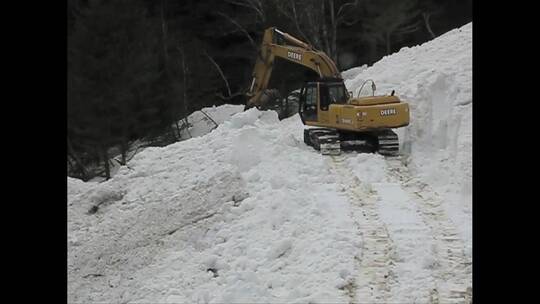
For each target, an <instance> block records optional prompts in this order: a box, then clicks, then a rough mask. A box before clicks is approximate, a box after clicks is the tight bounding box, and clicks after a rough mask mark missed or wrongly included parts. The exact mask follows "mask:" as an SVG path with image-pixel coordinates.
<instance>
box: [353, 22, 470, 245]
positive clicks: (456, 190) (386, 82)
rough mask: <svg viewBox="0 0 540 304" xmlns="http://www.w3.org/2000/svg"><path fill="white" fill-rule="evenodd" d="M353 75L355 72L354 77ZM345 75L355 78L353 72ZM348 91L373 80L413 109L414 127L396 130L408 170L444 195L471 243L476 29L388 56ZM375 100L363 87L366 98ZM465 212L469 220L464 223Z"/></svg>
mask: <svg viewBox="0 0 540 304" xmlns="http://www.w3.org/2000/svg"><path fill="white" fill-rule="evenodd" d="M349 71H350V72H349ZM349 71H346V72H344V73H348V74H350V73H351V72H353V71H354V69H351V70H349ZM348 78H350V79H348V80H346V81H345V84H346V86H347V88H348V89H349V90H351V91H353V92H354V95H355V96H356V95H357V94H358V90H359V89H360V86H361V85H362V83H363V82H364V81H365V80H367V79H373V80H374V81H375V83H376V84H377V92H376V93H377V94H390V92H391V91H392V90H395V91H396V95H398V96H399V97H400V98H401V99H402V100H404V101H406V102H408V103H409V105H410V108H411V124H410V126H409V127H407V128H401V129H397V131H396V132H397V133H398V134H399V135H400V138H401V143H402V145H401V150H402V152H403V153H405V154H408V155H410V156H411V158H410V164H409V168H410V169H411V170H413V172H415V174H416V175H418V176H420V177H422V179H423V180H424V181H426V182H427V183H429V184H430V185H432V186H433V187H435V188H436V189H437V190H438V191H439V192H440V193H441V194H445V195H446V196H447V199H448V203H447V204H446V205H445V206H451V207H453V208H448V212H449V213H451V216H452V218H453V220H454V221H456V222H459V223H463V225H461V226H462V227H463V228H464V230H462V234H463V236H464V237H465V236H467V237H468V238H469V239H470V236H471V230H470V228H471V227H470V225H468V224H467V223H470V222H471V212H472V208H471V207H472V23H469V24H467V25H464V26H463V27H461V28H458V29H454V30H452V31H449V32H447V33H445V34H444V35H441V36H440V37H437V38H436V39H435V40H432V41H429V42H426V43H424V44H422V45H419V46H415V47H410V48H408V47H406V48H403V49H401V50H400V51H399V52H398V53H396V54H392V55H390V56H386V57H384V58H383V59H381V60H380V61H378V62H377V63H375V64H374V65H373V66H371V67H369V68H367V69H360V71H359V72H358V73H356V76H351V75H349V77H348ZM369 94H371V88H370V86H364V89H363V90H362V95H369ZM455 210H460V211H464V212H465V213H466V214H468V215H469V216H466V217H463V216H462V213H461V212H458V213H454V211H455Z"/></svg>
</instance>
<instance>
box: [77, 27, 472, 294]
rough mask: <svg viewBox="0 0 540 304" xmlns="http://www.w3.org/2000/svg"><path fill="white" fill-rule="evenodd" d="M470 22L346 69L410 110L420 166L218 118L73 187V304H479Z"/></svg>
mask: <svg viewBox="0 0 540 304" xmlns="http://www.w3.org/2000/svg"><path fill="white" fill-rule="evenodd" d="M470 27H471V25H466V26H464V27H463V28H461V29H459V30H454V31H452V32H449V33H447V34H445V35H443V36H441V37H439V38H437V39H436V40H434V41H431V42H428V43H426V44H424V45H422V46H418V47H415V48H406V49H403V50H401V51H400V52H398V53H396V54H394V55H392V56H389V57H386V58H384V59H382V60H381V61H380V62H378V63H376V64H375V65H374V66H372V67H369V68H364V67H363V68H360V69H356V70H350V72H349V73H348V74H347V75H348V78H349V80H348V81H347V85H348V87H349V89H357V88H358V87H359V86H360V85H361V83H362V79H364V78H365V79H367V78H373V79H375V81H376V83H377V86H378V88H379V92H380V91H383V92H385V91H388V92H389V91H390V90H392V89H395V90H396V92H397V94H398V95H399V96H400V97H401V98H403V99H404V100H406V101H408V102H409V103H410V104H411V109H412V117H411V125H410V126H409V127H407V128H403V129H399V130H398V131H399V132H402V135H403V138H404V150H405V152H406V154H407V155H409V156H410V157H409V159H408V166H405V165H404V163H405V164H406V163H407V160H406V159H404V160H403V161H400V160H397V161H394V160H388V159H385V158H384V157H382V156H380V155H377V154H355V153H351V154H345V155H342V156H341V157H326V156H322V155H320V154H319V153H317V152H316V151H314V150H313V149H312V148H311V147H308V146H306V145H305V144H304V143H303V140H302V136H303V125H302V123H301V121H300V119H299V117H298V115H295V116H293V117H290V118H288V119H285V120H283V121H279V120H278V118H277V115H276V113H274V112H260V111H258V110H257V109H250V110H248V111H246V112H241V113H237V114H234V115H233V116H232V117H230V119H226V118H227V117H228V116H229V112H227V111H221V110H220V109H216V110H215V113H212V112H211V111H208V112H207V113H208V114H209V115H211V116H212V117H213V118H214V119H219V117H221V116H223V117H224V119H223V122H222V123H221V124H220V125H219V127H217V128H216V129H214V130H212V131H211V132H210V133H208V134H206V135H203V133H205V132H207V131H210V129H211V128H213V123H211V122H207V121H205V120H204V119H203V118H202V116H201V117H200V118H201V120H199V122H200V124H202V125H204V126H206V127H208V130H207V131H204V132H201V134H192V135H194V136H197V135H201V136H197V137H194V138H191V139H187V140H185V141H182V142H178V143H175V144H172V145H169V146H166V147H162V148H157V147H152V148H147V149H145V150H143V151H142V152H140V153H138V154H137V155H136V156H135V157H134V158H133V159H132V160H131V161H130V162H129V163H128V166H124V167H121V168H120V169H119V170H118V173H117V174H116V175H115V176H114V177H113V178H112V179H110V180H109V181H107V182H103V183H83V182H81V181H78V180H75V179H72V178H68V300H69V302H115V303H116V302H120V303H194V302H199V303H285V302H286V303H290V302H292V303H308V302H310V303H323V302H324V303H328V302H331V303H350V302H369V303H387V302H392V303H398V302H399V303H413V302H417V303H418V302H429V301H432V302H437V301H438V302H440V303H446V302H452V301H454V300H455V299H458V300H459V302H464V301H465V299H466V298H467V297H468V296H469V295H470V286H471V277H470V267H469V266H468V265H470V253H471V250H470V248H471V242H470V240H471V238H470V237H469V234H468V233H469V232H470V227H471V224H472V223H471V220H470V213H469V210H470V201H468V197H469V196H468V195H469V193H470V180H469V181H468V180H467V178H469V179H470V174H471V173H470V172H471V168H470V165H471V157H470V156H471V153H470V139H471V137H470V135H471V131H472V130H471V129H470V128H471V127H470V126H471V121H470V120H471V115H470V114H471V101H472V97H471V96H470V91H471V87H470V86H471V82H470V76H471V73H470V56H471V51H470V48H471V45H470V42H471V39H470V36H471V31H470ZM410 61H414V62H415V63H414V64H413V63H410ZM454 65H455V66H454ZM223 109H225V108H223ZM231 109H232V108H231ZM234 110H236V109H234ZM201 114H202V113H201ZM212 114H213V115H212ZM193 121H195V120H193ZM220 122H221V121H220ZM194 125H196V123H194ZM193 133H196V132H193ZM468 183H469V184H468ZM458 232H459V233H458ZM452 299H454V300H452Z"/></svg>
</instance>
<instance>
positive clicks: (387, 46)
mask: <svg viewBox="0 0 540 304" xmlns="http://www.w3.org/2000/svg"><path fill="white" fill-rule="evenodd" d="M385 39H386V55H390V51H391V45H390V32H386V37H385Z"/></svg>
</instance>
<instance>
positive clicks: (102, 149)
mask: <svg viewBox="0 0 540 304" xmlns="http://www.w3.org/2000/svg"><path fill="white" fill-rule="evenodd" d="M99 152H100V154H101V159H102V160H103V162H104V167H105V178H106V179H107V180H109V179H110V178H111V168H110V167H109V155H108V153H107V148H106V147H105V146H104V145H103V143H99Z"/></svg>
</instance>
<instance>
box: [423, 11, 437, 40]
mask: <svg viewBox="0 0 540 304" xmlns="http://www.w3.org/2000/svg"><path fill="white" fill-rule="evenodd" d="M422 18H424V24H425V25H426V29H427V30H428V32H429V34H430V35H431V38H435V37H437V36H436V35H435V33H433V31H432V30H431V25H430V24H429V18H431V13H422Z"/></svg>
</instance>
